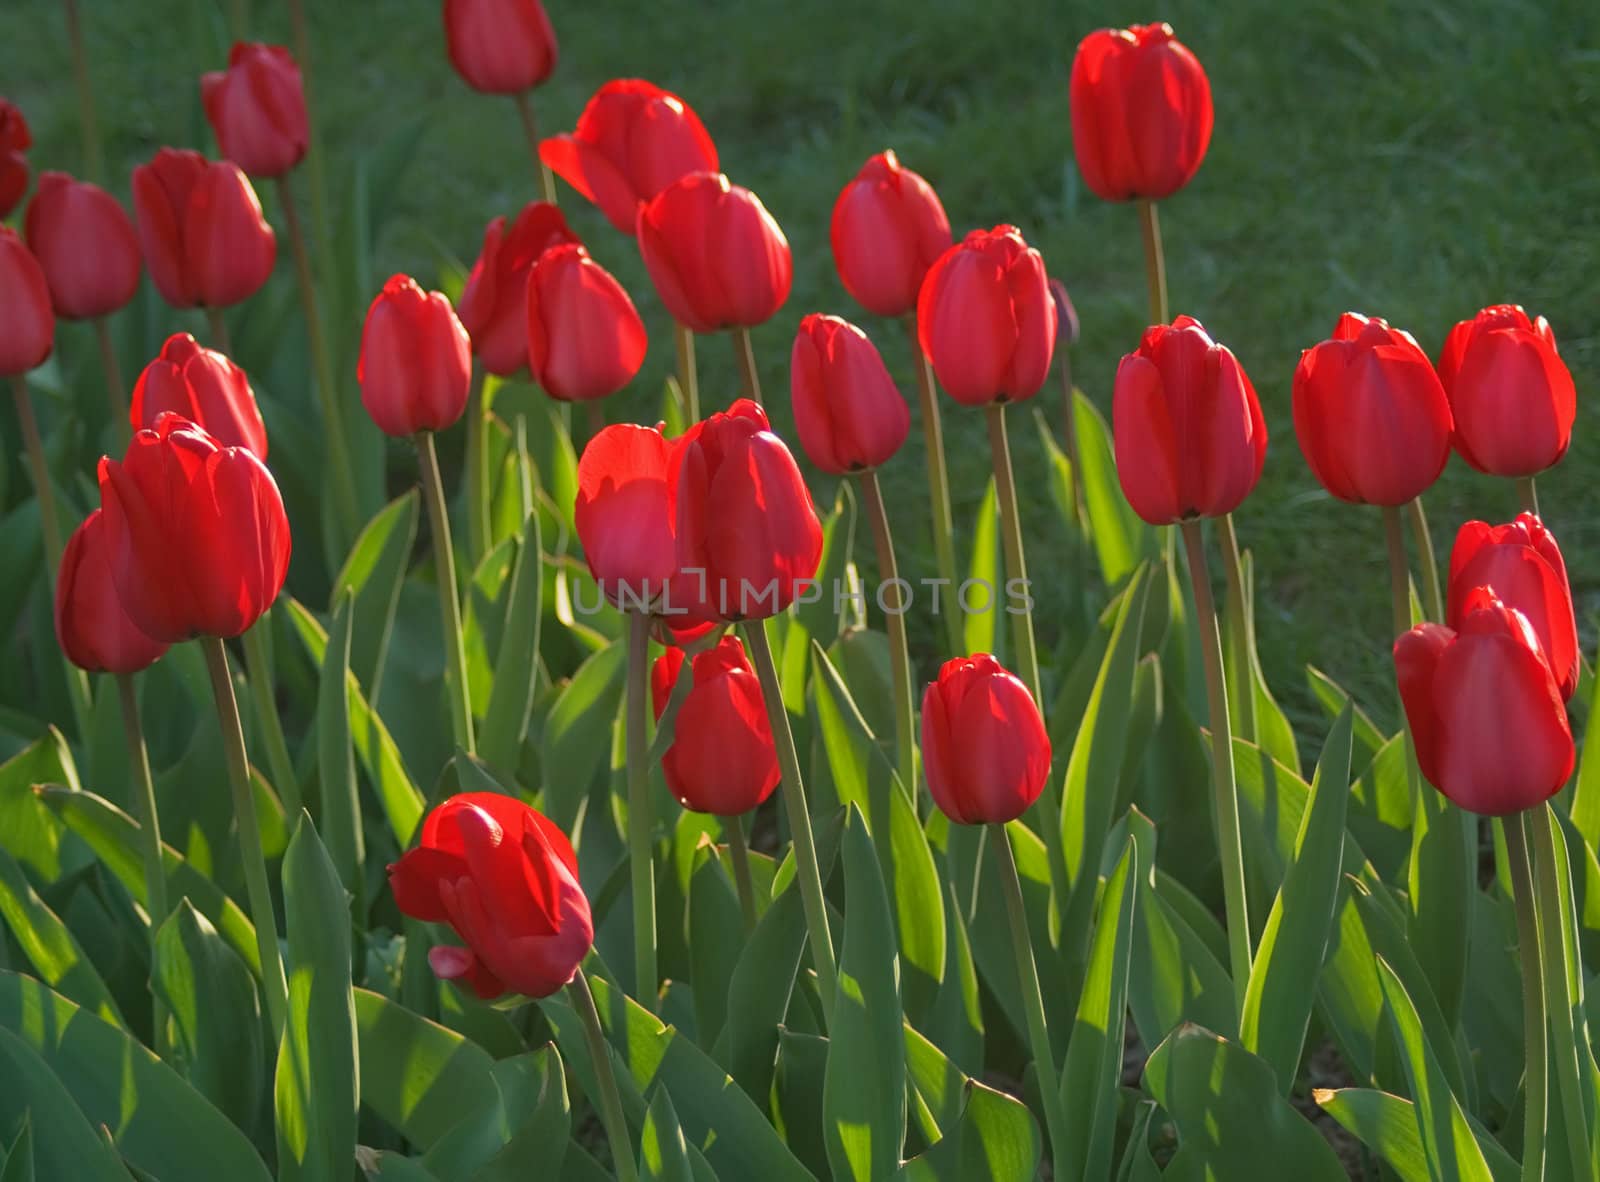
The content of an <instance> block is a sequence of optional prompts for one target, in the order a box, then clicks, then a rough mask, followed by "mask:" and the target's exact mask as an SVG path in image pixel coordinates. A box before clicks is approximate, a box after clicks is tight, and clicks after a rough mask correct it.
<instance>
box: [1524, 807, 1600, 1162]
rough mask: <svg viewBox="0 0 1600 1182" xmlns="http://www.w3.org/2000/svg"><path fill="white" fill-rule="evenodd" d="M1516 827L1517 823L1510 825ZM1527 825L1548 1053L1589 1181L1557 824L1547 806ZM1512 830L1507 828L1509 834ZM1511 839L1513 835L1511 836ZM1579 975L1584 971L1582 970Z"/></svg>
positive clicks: (1571, 1147) (1532, 812)
mask: <svg viewBox="0 0 1600 1182" xmlns="http://www.w3.org/2000/svg"><path fill="white" fill-rule="evenodd" d="M1510 820H1511V822H1512V823H1514V822H1515V818H1511V819H1510ZM1523 820H1524V821H1525V822H1526V823H1527V824H1528V825H1529V826H1530V827H1531V828H1532V829H1533V868H1534V872H1535V876H1536V877H1535V891H1536V899H1537V903H1538V908H1539V929H1540V947H1541V949H1542V950H1543V954H1544V960H1543V963H1542V965H1541V967H1540V971H1541V973H1542V975H1543V977H1544V994H1545V1010H1546V1011H1547V1012H1548V1014H1549V1016H1550V1047H1551V1053H1552V1055H1553V1057H1554V1059H1555V1069H1556V1072H1555V1074H1556V1085H1557V1087H1558V1088H1559V1089H1560V1092H1561V1116H1562V1121H1561V1123H1562V1124H1563V1125H1565V1126H1566V1134H1567V1153H1568V1154H1569V1156H1570V1157H1571V1160H1572V1176H1573V1177H1574V1178H1586V1177H1589V1176H1590V1157H1589V1135H1588V1130H1589V1124H1588V1120H1587V1118H1586V1117H1585V1115H1584V1111H1583V1093H1582V1091H1581V1090H1580V1088H1581V1084H1580V1077H1579V1074H1578V1036H1577V1033H1576V1027H1575V1025H1574V1023H1573V1019H1572V999H1571V998H1570V997H1569V996H1568V992H1567V986H1568V982H1569V981H1570V980H1571V979H1572V977H1573V974H1574V966H1573V964H1572V963H1571V962H1570V961H1568V959H1567V953H1568V951H1569V947H1570V946H1569V944H1568V936H1569V935H1570V934H1571V933H1572V921H1573V918H1574V917H1573V916H1572V914H1571V911H1570V910H1569V909H1568V907H1566V906H1565V905H1563V903H1562V901H1561V883H1560V877H1559V873H1558V869H1557V861H1556V858H1557V853H1556V844H1555V834H1556V832H1557V829H1556V825H1557V822H1556V818H1555V814H1554V813H1553V812H1551V811H1550V806H1549V805H1547V804H1544V805H1539V806H1538V807H1537V808H1532V809H1529V810H1528V811H1527V812H1525V813H1524V814H1523ZM1510 827H1511V826H1510V824H1508V826H1507V828H1508V829H1509V828H1510ZM1508 836H1509V835H1508ZM1578 971H1579V972H1581V971H1582V970H1581V969H1579V970H1578Z"/></svg>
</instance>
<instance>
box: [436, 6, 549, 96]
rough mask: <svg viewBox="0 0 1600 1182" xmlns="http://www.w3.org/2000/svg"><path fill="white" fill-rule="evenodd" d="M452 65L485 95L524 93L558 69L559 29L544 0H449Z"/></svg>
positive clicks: (447, 17) (447, 14) (446, 12)
mask: <svg viewBox="0 0 1600 1182" xmlns="http://www.w3.org/2000/svg"><path fill="white" fill-rule="evenodd" d="M444 37H445V44H446V46H447V47H448V49H449V52H450V64H451V65H452V66H454V67H455V68H456V73H457V74H460V75H461V77H462V79H463V80H464V81H465V82H466V84H467V85H468V86H470V87H472V89H473V90H479V91H482V92H483V93H484V94H521V93H522V92H523V91H525V90H532V89H533V88H534V87H535V86H538V85H539V83H541V82H543V81H544V80H545V79H546V78H548V77H550V73H551V71H552V70H554V69H555V68H556V58H557V56H558V53H557V49H556V33H555V30H554V29H552V28H551V27H550V18H549V17H548V16H546V15H545V11H544V6H543V5H542V4H540V3H539V0H444Z"/></svg>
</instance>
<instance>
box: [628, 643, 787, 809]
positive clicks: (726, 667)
mask: <svg viewBox="0 0 1600 1182" xmlns="http://www.w3.org/2000/svg"><path fill="white" fill-rule="evenodd" d="M688 659H689V658H687V657H685V656H684V652H683V650H682V649H680V648H669V649H668V650H667V651H666V652H665V653H664V654H663V655H662V656H660V657H658V658H656V663H655V665H654V666H653V667H652V669H651V671H650V700H651V704H652V706H653V708H654V710H655V716H656V719H657V720H658V721H659V720H660V718H661V713H662V711H664V710H665V709H666V708H667V700H668V699H669V698H670V697H671V696H672V687H673V686H674V685H675V684H676V683H677V680H678V675H679V672H680V671H681V670H682V668H683V663H684V661H685V660H688ZM689 675H690V676H691V677H693V678H694V684H693V686H692V688H691V689H690V690H689V693H688V694H687V696H685V697H684V699H683V703H682V705H680V706H679V708H678V714H677V719H676V721H675V722H674V724H673V730H672V745H671V746H670V747H668V748H667V750H666V753H665V754H664V755H662V757H661V770H662V772H663V773H664V774H665V776H666V779H667V787H668V788H669V789H671V791H672V795H673V796H674V797H676V798H677V800H678V803H679V804H681V805H683V807H684V808H686V809H691V810H693V811H694V812H697V813H714V814H716V815H717V816H719V817H736V816H738V815H739V814H741V813H747V812H749V811H750V810H751V809H753V808H755V807H756V806H757V805H759V804H760V803H761V802H762V801H764V800H766V799H767V797H769V796H771V795H772V790H773V789H774V788H776V787H777V786H778V751H777V748H776V747H775V746H774V745H773V742H772V725H771V723H769V722H768V721H767V709H766V705H765V702H764V699H763V698H762V696H761V682H760V680H759V679H758V678H757V677H756V672H755V670H754V669H753V668H751V666H750V660H749V658H748V657H746V656H745V651H744V645H742V644H741V643H740V642H739V638H738V637H737V636H732V635H729V636H724V637H723V638H722V640H721V641H719V642H718V643H717V644H716V645H715V646H713V647H712V648H709V649H707V650H706V651H705V652H703V653H700V654H699V655H697V656H695V657H694V658H693V663H692V666H691V670H690V674H689Z"/></svg>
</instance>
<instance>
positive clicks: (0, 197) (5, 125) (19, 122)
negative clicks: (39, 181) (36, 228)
mask: <svg viewBox="0 0 1600 1182" xmlns="http://www.w3.org/2000/svg"><path fill="white" fill-rule="evenodd" d="M32 146H33V134H32V133H31V132H29V130H28V121H27V120H26V119H24V118H23V117H22V112H21V111H19V110H17V108H16V106H15V105H14V104H12V103H9V102H7V101H6V100H5V99H3V98H0V218H4V217H6V216H8V215H9V214H10V213H11V211H12V210H13V209H15V208H16V207H17V203H18V202H19V201H21V200H22V195H23V194H24V193H26V192H27V191H28V157H27V151H28V149H29V148H30V147H32Z"/></svg>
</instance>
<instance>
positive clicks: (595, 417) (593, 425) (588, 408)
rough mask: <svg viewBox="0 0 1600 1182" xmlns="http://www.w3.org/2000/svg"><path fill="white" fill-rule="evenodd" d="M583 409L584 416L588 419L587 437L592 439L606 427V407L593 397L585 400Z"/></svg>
mask: <svg viewBox="0 0 1600 1182" xmlns="http://www.w3.org/2000/svg"><path fill="white" fill-rule="evenodd" d="M583 410H584V416H585V417H586V418H587V419H588V420H589V438H590V439H591V440H592V439H593V438H594V437H595V436H596V435H598V434H600V432H602V431H604V430H605V429H606V408H605V406H604V405H603V404H602V403H601V402H600V401H599V400H598V399H594V400H591V401H589V402H585V403H584V404H583Z"/></svg>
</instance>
